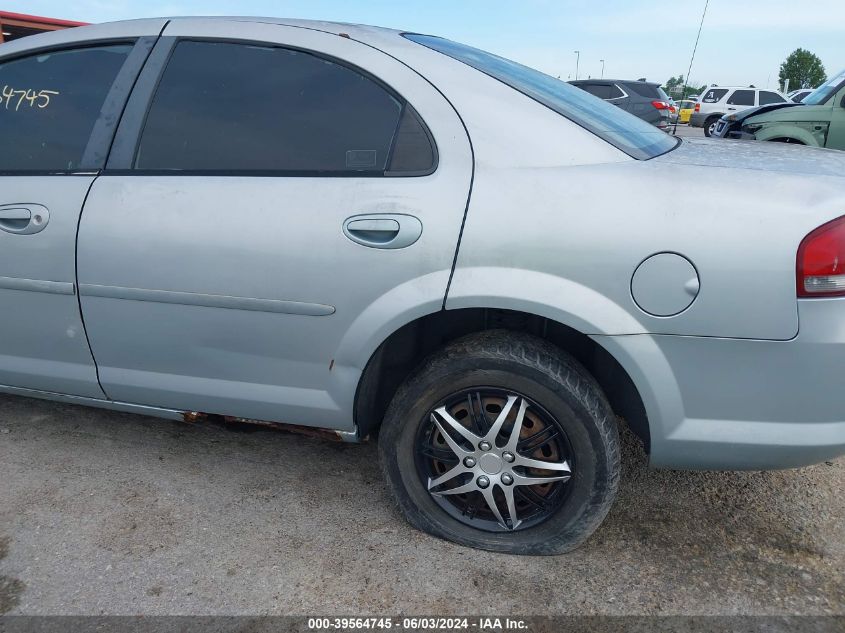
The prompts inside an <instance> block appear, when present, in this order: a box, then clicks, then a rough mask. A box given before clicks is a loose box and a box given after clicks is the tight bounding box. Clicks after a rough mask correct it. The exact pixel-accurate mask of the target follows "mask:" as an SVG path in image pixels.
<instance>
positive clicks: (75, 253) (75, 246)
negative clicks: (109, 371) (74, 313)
mask: <svg viewBox="0 0 845 633" xmlns="http://www.w3.org/2000/svg"><path fill="white" fill-rule="evenodd" d="M99 177H100V176H99V174H98V175H97V176H94V179H93V180H92V181H91V184H90V185H88V190H87V191H86V192H85V197H84V198H83V199H82V206H81V207H80V209H79V215H78V216H77V218H76V235H75V236H74V240H73V278H74V286H75V292H74V294H75V295H76V305H77V307H78V308H79V320H80V322H81V323H82V333H83V334H85V342H86V343H87V344H88V353H89V354H91V361H92V362H93V363H94V375H95V376H96V378H97V385H98V386H99V387H100V391H101V392H102V394H103V397H104V398H106V399H110V398H109V395H108V394H107V393H106V390H105V389H103V383H102V382H100V367H99V365H98V364H97V358H96V357H95V356H94V348H93V347H91V338H90V337H89V336H88V328H87V326H86V325H85V315H84V314H83V312H82V295H81V293H80V292H79V227H80V226H82V214H83V213H85V205H86V204H87V203H88V196H90V195H91V190H92V189H93V188H94V183H95V182H97V179H98V178H99Z"/></svg>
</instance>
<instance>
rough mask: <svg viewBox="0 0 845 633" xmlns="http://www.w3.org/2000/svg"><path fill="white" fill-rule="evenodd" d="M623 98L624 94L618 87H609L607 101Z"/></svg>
mask: <svg viewBox="0 0 845 633" xmlns="http://www.w3.org/2000/svg"><path fill="white" fill-rule="evenodd" d="M624 96H625V93H624V92H622V90H621V89H620V88H619V86H617V85H616V84H613V85H612V86H610V96H609V97H608V99H618V98H620V97H624Z"/></svg>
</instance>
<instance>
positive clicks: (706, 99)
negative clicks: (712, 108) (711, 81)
mask: <svg viewBox="0 0 845 633" xmlns="http://www.w3.org/2000/svg"><path fill="white" fill-rule="evenodd" d="M726 94H728V91H727V89H724V88H722V89H718V90H716V89H712V90H707V91H706V92H705V93H704V96H703V97H701V103H718V102H719V101H721V100H722V97H724V96H725V95H726Z"/></svg>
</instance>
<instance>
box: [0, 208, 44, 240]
mask: <svg viewBox="0 0 845 633" xmlns="http://www.w3.org/2000/svg"><path fill="white" fill-rule="evenodd" d="M49 221H50V212H49V211H48V210H47V207H45V206H42V205H40V204H4V205H2V206H0V229H2V230H4V231H6V232H7V233H15V234H17V235H32V234H33V233H38V232H39V231H43V230H44V227H46V226H47V222H49Z"/></svg>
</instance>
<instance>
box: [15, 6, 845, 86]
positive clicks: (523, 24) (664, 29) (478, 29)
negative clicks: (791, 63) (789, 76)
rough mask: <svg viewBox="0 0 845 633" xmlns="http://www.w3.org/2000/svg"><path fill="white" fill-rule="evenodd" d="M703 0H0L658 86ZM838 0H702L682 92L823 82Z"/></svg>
mask: <svg viewBox="0 0 845 633" xmlns="http://www.w3.org/2000/svg"><path fill="white" fill-rule="evenodd" d="M704 3H705V0H684V1H683V2H677V1H676V2H666V1H660V2H658V1H656V0H624V1H623V0H508V1H506V0H451V1H448V0H276V1H272V0H204V1H201V0H144V1H140V0H71V1H68V0H22V1H21V0H4V1H3V3H2V5H3V6H2V7H0V8H2V9H3V10H5V11H16V12H20V13H29V14H35V15H44V16H49V17H54V18H63V19H69V20H80V21H86V22H107V21H112V20H121V19H127V18H137V17H153V16H174V15H259V16H273V17H288V18H305V19H319V20H335V21H339V22H354V23H360V24H373V25H377V26H387V27H392V28H398V29H404V30H409V31H416V32H422V33H430V34H433V35H441V36H443V37H448V38H450V39H453V40H457V41H459V42H463V43H465V44H470V45H472V46H476V47H478V48H482V49H485V50H488V51H491V52H493V53H496V54H498V55H502V56H504V57H507V58H510V59H513V60H515V61H518V62H521V63H523V64H526V65H528V66H532V67H534V68H537V69H539V70H542V71H543V72H546V73H548V74H550V75H553V76H560V77H561V78H562V79H574V78H575V73H576V57H577V56H576V54H575V51H576V50H577V51H580V63H579V68H578V73H579V77H580V78H586V77H588V76H593V77H598V76H600V75H601V72H602V64H601V61H600V60H602V59H604V60H605V69H604V76H605V77H609V78H617V79H638V78H640V77H645V78H646V79H648V80H650V81H659V82H661V83H662V82H665V81H666V79H668V78H669V77H672V76H676V75H680V74H686V72H687V68H688V67H689V63H690V56H691V55H692V50H693V45H694V44H695V37H696V33H697V32H698V26H699V22H700V20H701V14H702V11H703V9H704ZM843 24H845V0H804V1H803V2H799V1H798V0H742V1H741V2H739V1H737V0H710V4H709V8H708V10H707V15H706V17H705V20H704V29H703V31H702V34H701V41H700V42H699V46H698V51H697V53H696V56H695V61H694V63H693V67H692V73H691V74H690V77H691V82H690V83H691V84H693V85H705V84H707V85H709V84H719V85H723V86H727V85H743V86H745V85H751V84H753V85H755V86H757V87H771V88H775V87H777V76H778V69H779V67H780V64H781V62H782V61H783V60H784V59H785V58H786V56H787V55H788V54H789V53H790V52H791V51H793V50H795V49H796V48H798V47H802V48H806V49H809V50H811V51H813V52H814V53H816V54H817V55H818V56H819V57H820V58H821V59H822V62H823V63H824V66H825V69H826V71H827V73H828V75H832V74H835V73H836V72H837V71H839V70H841V69H842V68H845V43H843V42H845V41H843V38H842V30H843Z"/></svg>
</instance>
